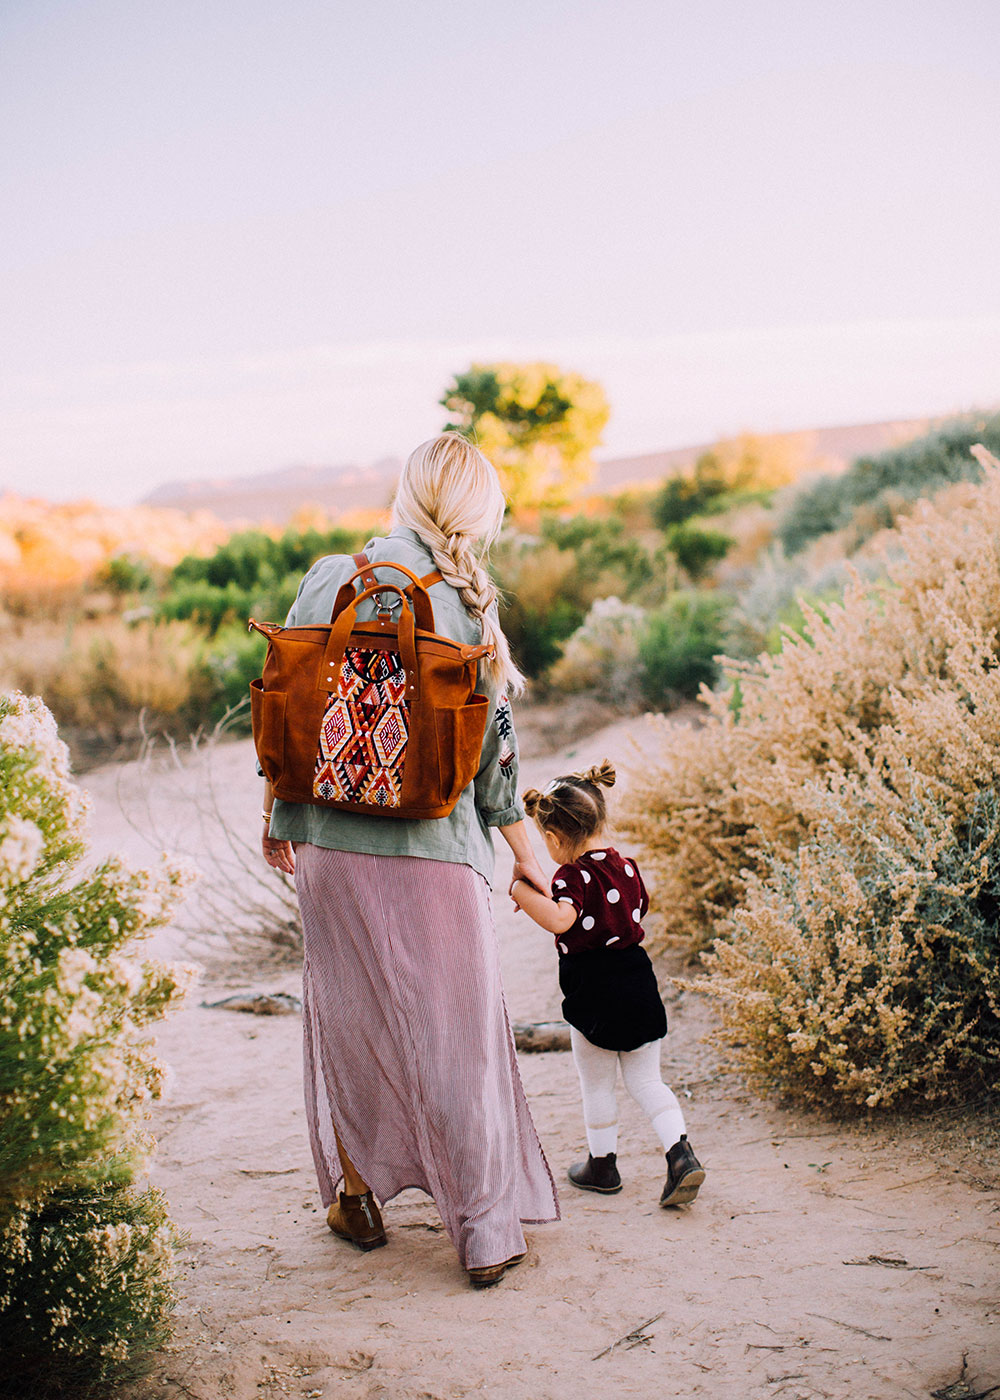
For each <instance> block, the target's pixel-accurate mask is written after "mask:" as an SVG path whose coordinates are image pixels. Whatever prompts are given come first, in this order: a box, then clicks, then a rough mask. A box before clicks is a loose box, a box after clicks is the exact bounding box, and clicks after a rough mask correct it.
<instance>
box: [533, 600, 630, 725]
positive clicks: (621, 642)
mask: <svg viewBox="0 0 1000 1400" xmlns="http://www.w3.org/2000/svg"><path fill="white" fill-rule="evenodd" d="M645 625H646V611H645V609H644V608H640V607H636V605H635V604H634V603H623V602H622V600H621V599H620V598H598V600H597V602H596V603H594V604H593V605H592V607H591V609H590V611H589V612H588V613H587V616H586V617H585V618H584V620H583V622H582V623H581V624H580V626H579V627H578V628H577V629H576V631H575V632H574V633H573V635H572V636H571V637H570V638H569V639H568V641H567V642H566V643H565V645H564V647H563V653H562V656H561V657H560V658H559V660H558V661H557V662H556V664H555V665H554V666H553V667H552V670H551V671H550V672H549V677H548V679H549V681H550V682H551V684H552V685H554V686H555V688H556V689H557V690H564V691H571V692H573V691H582V690H588V691H590V692H591V693H593V694H594V695H597V696H599V697H600V698H601V699H602V700H609V701H611V702H612V704H628V703H632V704H634V703H635V701H636V699H637V698H638V696H639V695H640V693H641V688H640V685H639V675H640V662H639V639H640V637H641V636H642V633H643V630H644V628H645Z"/></svg>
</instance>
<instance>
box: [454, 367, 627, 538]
mask: <svg viewBox="0 0 1000 1400" xmlns="http://www.w3.org/2000/svg"><path fill="white" fill-rule="evenodd" d="M440 403H441V404H442V405H443V406H444V407H445V408H447V409H448V411H449V413H451V414H452V416H453V421H452V422H450V423H448V424H446V429H445V430H446V431H451V432H458V433H462V434H463V436H465V437H468V438H472V439H473V440H474V441H475V442H476V444H477V445H478V446H479V447H481V448H482V450H483V451H484V452H485V453H486V455H487V457H489V459H490V461H492V462H493V464H494V465H495V466H496V468H497V470H498V471H499V473H500V477H501V480H502V481H503V485H504V490H505V491H506V493H507V499H508V501H509V502H510V508H511V511H512V512H513V513H514V514H515V515H517V514H519V513H523V512H525V511H530V510H537V509H539V508H548V509H552V508H558V507H559V506H563V505H565V504H566V503H567V502H568V501H569V500H570V499H572V497H573V496H574V495H575V494H576V492H577V491H578V490H579V489H580V487H581V486H584V485H585V484H586V483H587V482H588V481H589V480H590V478H591V476H592V475H593V471H594V464H593V460H592V458H591V453H592V452H593V449H594V448H595V447H596V446H597V445H598V443H599V442H600V440H601V433H602V432H603V431H604V426H605V424H606V423H607V421H608V416H609V413H610V410H609V407H608V401H607V398H606V397H605V394H604V390H603V389H602V388H601V386H600V384H598V383H596V382H595V381H594V380H592V379H584V377H583V376H582V375H580V374H576V373H574V372H573V371H572V370H562V369H559V368H558V366H556V365H550V364H545V363H543V362H537V363H533V364H493V365H482V364H474V365H471V366H470V367H469V369H467V370H466V371H465V372H464V373H462V374H456V375H455V378H454V380H453V382H452V383H451V384H450V385H449V386H448V388H447V389H446V390H445V392H444V395H443V397H442V398H441V399H440Z"/></svg>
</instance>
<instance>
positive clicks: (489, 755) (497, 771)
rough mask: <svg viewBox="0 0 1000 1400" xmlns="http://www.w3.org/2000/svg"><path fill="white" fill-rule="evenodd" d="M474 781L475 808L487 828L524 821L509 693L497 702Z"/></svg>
mask: <svg viewBox="0 0 1000 1400" xmlns="http://www.w3.org/2000/svg"><path fill="white" fill-rule="evenodd" d="M475 781H476V807H477V809H478V811H479V814H480V816H481V817H482V819H483V821H484V822H485V823H486V825H487V826H510V825H511V824H512V823H513V822H519V821H522V820H523V819H524V808H523V807H522V806H521V803H520V801H519V800H518V796H517V782H518V753H517V733H516V732H515V729H514V716H513V715H512V713H511V708H510V697H509V696H508V695H506V694H502V695H500V696H499V698H498V699H497V702H496V705H495V707H494V709H493V713H492V715H491V716H490V719H489V722H488V724H487V726H486V734H485V736H484V738H483V754H482V759H481V760H480V764H479V772H478V773H477V774H476V780H475Z"/></svg>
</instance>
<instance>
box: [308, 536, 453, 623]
mask: <svg viewBox="0 0 1000 1400" xmlns="http://www.w3.org/2000/svg"><path fill="white" fill-rule="evenodd" d="M363 557H364V556H363V555H358V554H356V555H355V556H354V558H355V560H357V559H360V558H363ZM373 569H395V570H396V571H397V573H400V574H405V575H406V577H407V578H408V579H409V580H410V583H409V586H408V587H407V588H405V589H404V588H400V587H399V586H398V585H397V584H393V583H379V584H376V583H375V582H374V575H373V574H372V570H373ZM366 576H367V577H366ZM359 578H360V579H362V580H363V581H364V583H365V587H364V588H363V589H362V590H361V592H360V593H355V591H354V586H353V585H354V583H355V582H356V580H357V579H359ZM369 578H371V579H372V582H371V583H369V581H368V580H369ZM440 578H441V575H440V574H437V576H436V577H435V575H434V574H428V575H427V577H426V578H425V579H422V578H418V577H417V575H416V574H413V573H411V572H410V570H409V569H408V568H406V566H405V565H404V564H394V563H393V562H392V561H391V560H389V559H386V560H384V561H380V562H378V563H375V564H370V563H369V562H368V561H367V560H366V561H365V563H364V564H362V566H361V567H360V568H359V569H355V571H354V573H353V574H351V576H350V578H349V579H347V580H345V582H344V583H342V584H341V585H340V587H339V589H338V590H337V597H336V599H335V600H334V604H333V612H332V613H331V614H330V621H331V622H336V620H337V618H338V617H339V616H340V614H341V612H342V611H343V610H344V608H346V607H347V606H348V605H349V604H350V603H351V602H352V600H353V601H354V602H356V603H360V602H361V600H362V598H374V597H377V596H378V594H379V593H387V592H390V591H391V592H395V593H398V594H399V596H400V597H401V598H402V597H403V596H404V595H405V596H406V597H407V598H409V599H410V601H411V602H412V604H413V609H414V612H415V613H416V616H417V626H418V627H419V628H420V630H421V631H422V632H433V631H434V604H433V603H432V602H431V599H430V594H429V593H428V592H427V589H428V588H429V587H430V585H431V584H432V583H437V582H439V581H440Z"/></svg>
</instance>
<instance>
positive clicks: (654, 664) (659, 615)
mask: <svg viewBox="0 0 1000 1400" xmlns="http://www.w3.org/2000/svg"><path fill="white" fill-rule="evenodd" d="M727 611H728V603H727V600H726V599H724V598H722V597H720V595H719V594H717V593H699V592H695V591H686V592H679V593H674V594H673V595H672V596H671V597H670V598H669V599H668V600H667V602H666V604H665V605H664V606H663V607H662V608H659V609H657V610H656V611H655V612H652V613H650V615H649V617H648V618H647V620H646V625H645V628H644V630H643V632H642V634H641V636H640V639H639V664H640V685H641V686H642V690H643V693H644V694H645V697H646V700H647V701H648V703H649V704H650V705H651V706H652V708H653V709H656V710H665V709H669V708H670V707H671V705H673V704H676V702H677V701H678V700H679V699H692V698H694V697H695V696H696V695H697V694H698V691H699V690H700V688H701V687H702V686H703V685H712V684H713V683H714V682H715V680H716V679H717V677H718V670H719V668H718V664H717V662H716V660H715V658H716V656H717V655H718V654H719V652H720V651H721V650H722V642H723V635H724V627H725V620H726V614H727Z"/></svg>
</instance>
